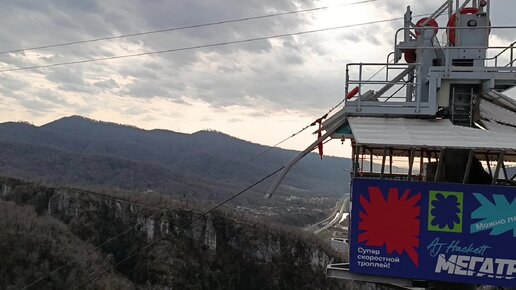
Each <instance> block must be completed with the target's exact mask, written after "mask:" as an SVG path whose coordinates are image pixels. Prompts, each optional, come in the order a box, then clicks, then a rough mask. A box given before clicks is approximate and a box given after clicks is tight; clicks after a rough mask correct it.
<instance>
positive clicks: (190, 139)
mask: <svg viewBox="0 0 516 290" xmlns="http://www.w3.org/2000/svg"><path fill="white" fill-rule="evenodd" d="M269 149H270V148H269V147H267V146H263V145H259V144H255V143H250V142H247V141H244V140H240V139H237V138H235V137H231V136H229V135H226V134H223V133H220V132H215V131H200V132H196V133H193V134H183V133H177V132H173V131H167V130H143V129H139V128H136V127H131V126H126V125H120V124H115V123H107V122H100V121H95V120H91V119H87V118H84V117H80V116H71V117H65V118H62V119H59V120H56V121H53V122H50V123H48V124H45V125H42V126H34V125H31V124H28V123H20V122H8V123H2V124H0V174H1V175H4V176H11V177H17V178H23V179H26V180H31V181H35V182H41V183H45V184H54V185H68V186H75V187H82V188H91V189H109V190H113V189H119V190H123V191H140V192H141V191H158V192H160V193H165V194H170V195H172V196H178V197H182V198H186V199H192V200H203V201H217V202H218V201H220V200H223V199H225V198H227V196H228V195H229V194H232V193H235V192H238V191H239V190H241V189H242V188H245V187H247V186H248V185H249V184H252V183H254V182H256V181H257V180H259V179H261V178H262V177H264V176H266V175H267V174H269V173H271V172H273V171H275V170H276V169H278V168H280V167H281V166H283V165H284V164H285V163H287V162H288V161H290V160H291V159H292V158H294V157H295V156H296V155H297V154H298V152H296V151H292V150H284V149H279V148H273V149H270V150H269ZM267 150H268V151H267ZM350 164H351V162H350V160H349V159H345V158H336V157H324V158H323V160H320V158H319V156H318V155H316V154H309V155H308V156H307V157H305V158H304V159H303V160H302V161H301V162H300V163H299V164H298V165H296V167H295V168H294V169H293V171H292V172H291V173H290V174H289V175H288V177H287V178H286V179H285V181H284V183H283V186H282V187H280V190H279V192H278V197H275V198H278V199H279V200H281V199H283V201H285V199H288V198H290V200H292V199H294V200H299V198H300V196H301V197H302V198H303V199H306V200H307V201H313V203H315V204H317V203H319V204H321V203H323V204H324V206H323V208H329V207H331V206H332V205H334V202H335V201H336V200H337V199H338V198H340V197H341V196H342V194H343V193H344V192H346V191H347V186H348V183H349V176H348V175H349V174H347V173H346V172H345V169H346V168H349V166H350ZM271 181H272V180H268V183H264V184H262V185H261V186H259V187H257V188H255V189H254V190H253V192H252V193H251V194H250V195H249V196H247V197H245V198H243V199H242V200H240V201H239V202H237V204H239V205H241V206H249V207H250V208H254V209H256V208H261V207H270V206H275V205H277V201H279V200H276V203H275V201H274V200H273V201H271V202H266V201H264V200H263V198H262V195H263V193H264V192H265V191H266V190H267V187H268V185H269V184H270V182H271ZM292 195H294V197H292ZM318 198H320V199H321V200H318ZM301 204H303V202H301ZM289 205H292V203H289Z"/></svg>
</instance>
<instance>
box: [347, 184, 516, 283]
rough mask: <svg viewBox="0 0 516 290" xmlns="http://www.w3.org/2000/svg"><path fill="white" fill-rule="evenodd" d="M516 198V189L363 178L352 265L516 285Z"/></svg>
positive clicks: (356, 190) (356, 197)
mask: <svg viewBox="0 0 516 290" xmlns="http://www.w3.org/2000/svg"><path fill="white" fill-rule="evenodd" d="M515 197H516V188H514V187H501V186H479V185H463V184H451V183H424V182H406V181H386V180H378V179H359V178H356V179H354V180H353V182H352V202H353V203H352V215H351V216H352V220H351V244H350V253H349V254H350V271H351V272H354V273H361V274H370V275H379V276H390V277H401V278H409V279H420V280H432V281H449V282H458V283H469V284H485V285H497V286H504V287H516V198H515ZM454 256H455V258H454ZM438 262H439V263H438ZM438 264H439V265H438Z"/></svg>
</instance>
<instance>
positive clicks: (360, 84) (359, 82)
mask: <svg viewBox="0 0 516 290" xmlns="http://www.w3.org/2000/svg"><path fill="white" fill-rule="evenodd" d="M361 95H362V63H360V65H359V68H358V107H357V112H360V111H362V98H361V97H360V96H361Z"/></svg>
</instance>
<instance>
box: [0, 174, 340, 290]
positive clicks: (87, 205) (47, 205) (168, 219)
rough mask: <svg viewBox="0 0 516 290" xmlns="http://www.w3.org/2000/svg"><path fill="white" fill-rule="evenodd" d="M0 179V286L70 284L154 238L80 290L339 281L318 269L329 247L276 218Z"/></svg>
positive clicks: (332, 257)
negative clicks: (266, 220)
mask: <svg viewBox="0 0 516 290" xmlns="http://www.w3.org/2000/svg"><path fill="white" fill-rule="evenodd" d="M0 188H1V189H2V190H1V192H0V198H1V200H0V220H1V221H2V222H1V223H0V227H2V232H1V233H2V234H1V235H0V245H1V247H0V251H1V252H0V254H1V256H2V266H1V267H0V288H1V289H20V288H21V287H23V286H27V285H29V283H32V282H34V281H36V280H38V279H39V278H41V277H44V276H45V275H46V274H48V273H50V272H53V271H55V270H57V271H56V273H55V274H53V275H50V276H49V278H48V279H43V280H41V281H40V282H37V283H35V284H34V285H33V286H31V287H30V288H28V289H73V288H74V287H76V286H78V285H80V284H81V283H83V282H85V281H87V280H88V279H89V278H90V277H93V276H95V275H97V274H99V273H101V272H102V271H103V270H105V269H107V268H109V267H110V266H112V265H115V264H117V263H119V262H121V261H123V260H124V259H125V258H126V257H128V256H129V255H130V254H132V253H135V252H137V251H138V250H140V249H142V248H143V247H145V246H147V245H149V244H151V243H154V242H156V244H155V245H153V246H152V247H149V248H148V249H147V250H145V251H143V252H141V254H138V255H136V256H134V257H133V258H131V259H130V260H128V261H126V262H123V263H122V264H120V266H119V267H117V268H116V270H115V272H109V274H107V275H104V276H101V277H100V278H101V279H99V280H96V281H95V283H92V284H88V285H87V286H88V287H87V288H86V289H132V288H136V289H220V290H223V289H224V290H230V289H235V290H237V289H251V290H252V289H257V290H258V289H285V290H288V289H321V290H322V289H343V288H346V284H347V283H346V282H343V281H339V280H332V279H327V278H326V277H325V276H324V267H325V266H326V264H328V263H330V262H331V261H338V259H340V258H339V255H338V254H335V253H333V252H332V251H331V250H330V249H329V247H328V246H327V245H325V243H321V242H320V240H318V239H317V238H316V237H314V236H311V235H309V234H307V233H302V232H299V231H297V230H294V229H288V228H286V227H284V226H277V225H276V226H275V225H272V224H265V223H263V222H260V221H258V220H251V219H247V218H243V217H239V216H238V215H235V214H234V213H232V214H230V213H229V212H224V211H218V212H213V213H211V214H210V215H206V216H199V214H200V213H199V211H198V210H195V209H190V210H185V209H182V208H180V207H179V206H180V205H178V204H177V203H175V201H173V200H172V199H168V198H166V197H164V198H163V199H161V200H160V202H159V203H152V202H153V200H149V199H146V198H145V196H144V195H143V194H133V195H132V196H131V198H133V199H134V198H135V196H136V195H139V196H140V200H141V202H134V201H131V200H129V199H126V198H124V197H122V196H118V195H117V196H111V195H109V194H99V193H95V192H87V191H81V190H74V189H68V188H53V187H46V186H38V185H34V184H30V183H26V182H22V181H18V180H13V179H5V178H0ZM15 203H16V204H15ZM158 206H159V208H161V209H162V210H159V211H157V209H159V208H158ZM56 219H59V220H60V221H57V220H56ZM113 237H115V238H114V239H113V240H112V241H110V242H106V241H107V240H109V239H111V238H113ZM165 237H166V238H165ZM161 239H163V240H161ZM158 241H159V242H158ZM94 245H102V246H101V247H98V248H95V246H94ZM67 264H68V265H67ZM60 268H63V269H61V270H59V269H60Z"/></svg>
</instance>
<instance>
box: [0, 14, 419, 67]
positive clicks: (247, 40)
mask: <svg viewBox="0 0 516 290" xmlns="http://www.w3.org/2000/svg"><path fill="white" fill-rule="evenodd" d="M427 15H428V14H422V15H415V16H414V17H419V16H427ZM402 19H403V17H396V18H390V19H383V20H375V21H369V22H362V23H356V24H348V25H341V26H334V27H327V28H321V29H313V30H305V31H299V32H292V33H283V34H276V35H271V36H263V37H255V38H248V39H242V40H233V41H225V42H217V43H211V44H201V45H194V46H186V47H179V48H172V49H165V50H158V51H148V52H141V53H134V54H126V55H116V56H108V57H102V58H93V59H84V60H76V61H69V62H61V63H53V64H43V65H34V66H26V67H19V68H10V69H2V70H0V73H5V72H13V71H22V70H32V69H40V68H49V67H57V66H64V65H73V64H83V63H91V62H99V61H107V60H115V59H123V58H130V57H139V56H146V55H155V54H163V53H172V52H178V51H188V50H195V49H201V48H210V47H218V46H225V45H231V44H240V43H248V42H255V41H261V40H268V39H276V38H285V37H290V36H295V35H305V34H312V33H318V32H324V31H331V30H338V29H344V28H352V27H359V26H365V25H372V24H379V23H386V22H391V21H396V20H402Z"/></svg>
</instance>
